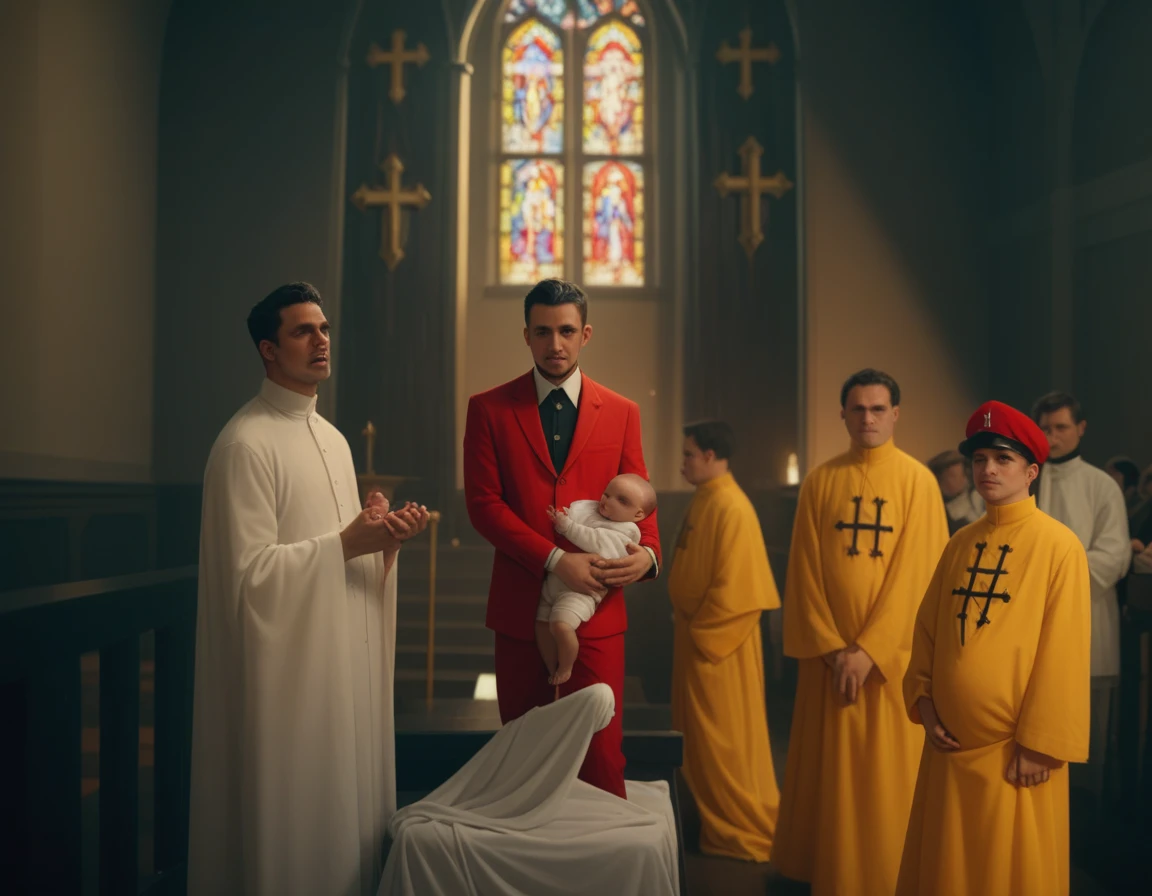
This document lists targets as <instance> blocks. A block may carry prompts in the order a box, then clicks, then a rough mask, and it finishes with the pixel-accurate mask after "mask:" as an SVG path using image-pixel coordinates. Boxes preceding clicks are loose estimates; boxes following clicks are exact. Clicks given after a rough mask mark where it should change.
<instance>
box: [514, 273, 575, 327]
mask: <svg viewBox="0 0 1152 896" xmlns="http://www.w3.org/2000/svg"><path fill="white" fill-rule="evenodd" d="M533 305H575V306H576V307H577V308H578V309H579V311H580V326H584V325H585V324H586V323H588V296H586V295H585V294H584V290H582V289H581V288H580V287H579V286H577V285H576V284H575V283H571V282H569V281H568V280H555V279H552V280H541V281H540V282H539V283H537V284H536V285H535V286H533V287H532V290H531V292H529V293H528V295H526V296H524V326H528V316H529V314H531V312H532V306H533Z"/></svg>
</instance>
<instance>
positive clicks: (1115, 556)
mask: <svg viewBox="0 0 1152 896" xmlns="http://www.w3.org/2000/svg"><path fill="white" fill-rule="evenodd" d="M1032 419H1033V420H1035V421H1036V423H1037V425H1038V426H1039V427H1040V428H1041V429H1042V430H1043V431H1044V434H1045V435H1046V436H1047V437H1048V444H1049V445H1050V446H1051V453H1050V454H1049V456H1048V462H1047V463H1046V464H1044V467H1043V469H1042V470H1041V472H1040V488H1039V496H1038V498H1039V500H1038V504H1039V506H1040V509H1041V510H1043V511H1044V512H1045V513H1047V514H1048V515H1049V516H1051V517H1054V518H1055V519H1057V520H1059V521H1060V522H1062V523H1063V524H1064V525H1065V526H1067V527H1068V528H1069V529H1071V530H1072V531H1073V532H1075V533H1076V537H1077V538H1079V539H1080V543H1081V544H1083V545H1084V550H1085V551H1087V552H1088V571H1089V573H1090V575H1091V578H1092V733H1091V743H1090V745H1089V757H1088V764H1087V766H1082V767H1079V768H1074V769H1073V781H1072V783H1073V785H1074V786H1075V785H1076V784H1077V782H1076V780H1075V778H1076V774H1075V773H1076V772H1078V771H1081V770H1083V772H1084V775H1085V778H1086V780H1083V784H1084V785H1085V786H1088V787H1089V788H1090V789H1092V790H1093V791H1094V792H1095V793H1096V795H1097V796H1098V797H1099V796H1102V794H1103V785H1104V765H1105V761H1106V759H1107V754H1108V752H1109V748H1108V745H1109V742H1110V741H1111V739H1112V738H1111V735H1110V731H1111V725H1110V717H1111V711H1110V710H1111V704H1112V703H1113V701H1114V700H1115V694H1116V690H1117V686H1118V685H1119V682H1120V606H1119V603H1118V602H1117V599H1116V584H1117V582H1119V581H1120V579H1122V578H1123V577H1124V575H1125V574H1126V573H1127V572H1128V565H1129V563H1130V562H1131V559H1132V549H1131V545H1130V540H1129V538H1128V513H1127V509H1126V507H1125V504H1124V495H1123V493H1122V492H1121V491H1120V487H1119V486H1118V485H1117V484H1116V480H1114V479H1113V478H1112V477H1111V476H1109V475H1108V474H1107V473H1105V472H1104V471H1103V470H1101V469H1100V468H1099V467H1094V466H1092V465H1091V464H1089V463H1087V462H1086V461H1085V460H1084V459H1083V458H1082V457H1081V456H1080V440H1081V439H1082V438H1083V437H1084V433H1085V431H1086V430H1087V428H1088V421H1087V420H1086V419H1085V418H1084V413H1083V411H1082V410H1081V408H1080V403H1079V402H1078V401H1077V400H1076V399H1075V398H1074V397H1073V396H1072V395H1069V394H1068V393H1067V392H1049V393H1048V394H1047V395H1044V396H1042V397H1041V398H1039V399H1038V400H1037V401H1036V404H1035V405H1033V408H1032Z"/></svg>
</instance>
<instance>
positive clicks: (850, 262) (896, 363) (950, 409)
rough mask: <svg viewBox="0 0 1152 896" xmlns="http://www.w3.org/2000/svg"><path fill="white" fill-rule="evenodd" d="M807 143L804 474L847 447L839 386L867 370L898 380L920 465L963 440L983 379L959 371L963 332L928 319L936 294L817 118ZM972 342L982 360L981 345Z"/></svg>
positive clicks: (908, 444) (901, 438)
mask: <svg viewBox="0 0 1152 896" xmlns="http://www.w3.org/2000/svg"><path fill="white" fill-rule="evenodd" d="M806 136H807V145H806V154H805V158H806V162H807V174H808V181H807V184H808V191H807V198H806V211H807V215H808V222H809V223H808V230H807V238H808V257H807V275H808V307H807V317H808V320H807V338H806V340H805V352H806V365H805V368H806V369H805V377H806V383H807V392H806V402H805V425H806V428H807V436H808V438H807V458H806V460H807V466H806V469H812V467H813V466H815V465H817V464H820V463H822V462H823V461H825V460H827V459H828V458H829V457H831V456H833V455H835V454H838V453H839V452H841V451H843V450H845V449H846V447H847V436H846V434H845V431H844V425H843V423H842V422H841V420H840V403H839V402H840V387H841V385H842V384H843V382H844V380H845V379H846V378H847V377H848V376H849V375H850V374H851V373H853V372H854V371H856V370H859V369H861V368H864V367H879V368H881V369H883V370H884V371H886V372H887V373H889V374H891V375H892V376H893V377H895V379H896V381H897V382H898V383H900V388H901V392H902V393H903V396H902V398H901V420H900V423H899V424H898V427H897V431H896V442H897V444H898V445H899V446H900V447H901V448H902V449H904V450H905V451H907V452H909V453H910V454H912V456H914V457H917V458H919V459H921V460H926V459H927V458H929V457H931V456H932V455H933V454H936V453H937V452H939V451H943V450H945V449H946V448H954V447H955V446H956V444H957V443H958V442H960V440H961V439H962V438H963V428H964V424H965V423H966V422H967V419H968V414H969V413H971V411H972V410H974V409H975V407H976V405H977V404H979V403H980V401H982V400H983V398H982V397H981V386H982V383H981V382H980V377H979V376H978V375H977V376H973V375H972V374H974V373H975V371H974V370H973V365H971V363H970V361H971V359H968V361H969V363H968V364H965V358H964V356H963V354H962V349H963V345H962V344H961V340H960V339H958V338H957V337H958V336H959V335H960V334H958V333H948V332H944V331H943V328H942V327H941V325H940V323H939V322H938V320H937V319H936V318H935V317H934V316H933V314H932V313H931V307H932V305H933V303H934V302H936V301H938V300H939V299H938V297H936V296H934V295H933V294H932V293H931V291H930V289H929V287H928V286H927V285H925V284H924V283H922V282H920V281H919V280H918V279H917V276H916V274H915V272H914V271H913V270H912V269H911V268H910V266H909V265H908V264H907V263H906V261H905V258H904V256H903V253H902V251H901V247H900V246H899V245H898V244H897V243H896V242H895V241H894V240H893V238H892V236H891V235H890V234H889V233H887V232H886V231H885V229H884V226H883V224H882V222H881V220H880V219H879V216H878V215H877V213H876V211H875V209H874V208H873V207H872V205H871V204H870V203H869V201H868V198H867V197H866V196H864V195H863V194H862V193H861V191H860V190H859V188H858V187H857V185H856V184H855V183H854V180H853V176H852V175H851V174H850V173H849V172H848V171H846V170H845V168H844V165H843V163H842V161H841V159H840V158H839V155H838V150H837V148H836V147H835V146H833V145H832V144H831V141H830V139H829V137H828V135H827V133H826V132H825V131H824V130H823V129H822V128H821V125H820V121H819V118H818V116H816V115H815V114H810V115H809V117H808V127H807V131H806ZM971 344H972V345H974V346H975V348H976V349H977V351H981V354H982V349H983V346H982V345H981V344H980V342H979V340H977V339H975V338H974V339H973V340H972V343H971Z"/></svg>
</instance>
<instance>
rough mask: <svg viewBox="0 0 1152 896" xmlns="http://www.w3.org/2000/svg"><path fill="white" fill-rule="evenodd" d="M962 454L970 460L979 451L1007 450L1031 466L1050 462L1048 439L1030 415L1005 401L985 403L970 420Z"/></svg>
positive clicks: (962, 444)
mask: <svg viewBox="0 0 1152 896" xmlns="http://www.w3.org/2000/svg"><path fill="white" fill-rule="evenodd" d="M964 435H965V436H967V438H966V439H964V441H963V442H961V443H960V453H961V454H963V455H964V456H965V457H971V456H972V453H973V452H974V451H975V450H976V449H977V448H1007V449H1009V450H1010V451H1015V452H1016V453H1017V454H1022V455H1024V459H1025V460H1027V461H1028V462H1029V463H1037V464H1042V463H1044V461H1046V460H1048V439H1047V437H1046V436H1045V435H1044V433H1043V432H1042V431H1041V429H1040V427H1039V426H1037V425H1036V424H1035V423H1033V422H1032V418H1031V417H1029V416H1028V415H1027V414H1022V413H1020V411H1018V410H1016V408H1013V407H1009V406H1008V405H1006V404H1004V402H1002V401H986V402H984V404H982V405H980V407H978V408H977V409H976V413H974V414H973V415H972V416H971V417H969V418H968V427H967V428H966V429H965V430H964Z"/></svg>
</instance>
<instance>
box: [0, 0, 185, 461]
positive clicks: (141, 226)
mask: <svg viewBox="0 0 1152 896" xmlns="http://www.w3.org/2000/svg"><path fill="white" fill-rule="evenodd" d="M167 9H168V2H167V0H161V2H155V0H102V2H95V0H58V2H55V3H51V4H47V3H44V4H30V3H13V4H5V5H4V7H3V28H2V29H0V33H2V35H3V37H0V56H3V57H4V59H5V62H4V64H5V66H6V68H7V70H6V71H5V72H4V77H3V79H2V80H3V83H4V84H5V89H4V91H3V93H4V94H5V98H4V104H5V105H4V107H3V111H2V120H3V122H4V124H3V134H4V137H3V141H2V142H3V144H4V150H3V151H4V158H3V164H0V178H2V181H0V183H2V185H3V189H2V190H0V193H2V195H3V196H4V197H5V198H4V201H3V202H2V203H0V234H2V236H3V239H2V240H0V258H2V269H3V270H4V271H5V278H6V280H8V289H7V290H6V291H7V293H8V295H7V297H6V300H5V325H6V329H7V330H8V334H9V336H10V339H9V343H10V344H9V346H8V347H7V349H6V351H5V352H3V354H2V357H0V380H2V381H3V382H5V383H6V384H7V385H8V387H9V391H8V401H7V405H8V406H7V410H8V413H7V414H6V418H7V419H6V420H5V425H4V426H3V427H0V477H16V478H25V477H27V478H53V479H56V478H59V479H81V480H106V481H111V480H119V481H147V480H148V479H149V478H150V476H151V465H152V342H153V339H152V320H153V295H154V273H155V264H154V256H155V252H154V247H155V222H156V121H157V95H158V83H159V69H160V55H161V48H162V43H163V33H164V23H165V19H166V16H167ZM16 386H19V388H13V387H16Z"/></svg>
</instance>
